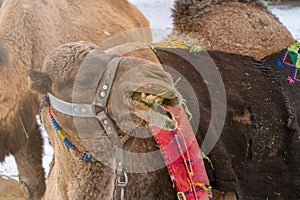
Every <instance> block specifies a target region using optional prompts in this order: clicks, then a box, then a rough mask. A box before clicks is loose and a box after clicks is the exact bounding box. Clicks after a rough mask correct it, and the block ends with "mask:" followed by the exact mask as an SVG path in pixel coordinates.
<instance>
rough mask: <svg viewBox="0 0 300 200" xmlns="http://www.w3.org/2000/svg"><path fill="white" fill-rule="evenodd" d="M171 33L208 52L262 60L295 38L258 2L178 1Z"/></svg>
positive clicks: (232, 0) (238, 0)
mask: <svg viewBox="0 0 300 200" xmlns="http://www.w3.org/2000/svg"><path fill="white" fill-rule="evenodd" d="M173 19H174V30H176V31H179V32H183V33H185V34H188V35H190V36H191V38H194V39H196V40H198V41H199V42H200V44H201V45H202V46H204V47H205V48H206V49H210V50H218V51H223V52H228V53H236V54H241V55H246V56H251V57H254V58H256V59H261V58H263V57H265V56H267V55H270V54H272V53H274V52H277V51H280V50H282V49H284V48H286V47H287V46H289V45H290V44H292V43H293V42H294V41H295V39H294V38H293V37H292V35H291V34H290V33H289V32H288V30H287V29H286V28H285V27H284V26H282V24H281V23H280V22H279V20H278V19H277V18H276V17H275V16H273V15H272V14H271V13H270V12H268V11H267V8H266V7H265V6H263V5H262V3H260V1H258V0H254V1H250V0H249V1H247V0H227V1H223V0H177V1H175V6H174V10H173Z"/></svg>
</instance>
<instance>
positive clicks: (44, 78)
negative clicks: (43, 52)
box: [28, 69, 52, 94]
mask: <svg viewBox="0 0 300 200" xmlns="http://www.w3.org/2000/svg"><path fill="white" fill-rule="evenodd" d="M28 75H29V89H30V90H31V91H34V92H37V93H40V94H46V93H47V92H51V91H50V90H51V86H52V80H51V78H50V77H49V76H48V75H47V74H46V73H43V72H38V71H34V70H32V69H30V70H28Z"/></svg>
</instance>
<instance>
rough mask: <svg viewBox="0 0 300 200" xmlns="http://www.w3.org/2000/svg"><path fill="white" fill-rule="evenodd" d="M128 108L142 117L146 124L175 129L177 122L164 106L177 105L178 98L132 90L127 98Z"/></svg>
mask: <svg viewBox="0 0 300 200" xmlns="http://www.w3.org/2000/svg"><path fill="white" fill-rule="evenodd" d="M128 105H129V109H130V111H131V112H132V113H134V114H135V115H137V116H138V117H140V118H141V119H143V120H144V121H145V122H146V123H147V124H151V125H155V126H157V127H160V128H163V129H167V130H175V129H176V128H177V122H176V120H175V118H174V116H173V115H172V114H171V113H170V112H168V111H166V110H165V109H164V107H170V106H176V105H178V99H177V98H176V97H175V98H167V97H163V95H154V94H148V93H145V92H137V91H135V92H133V93H132V94H131V96H130V98H129V99H128Z"/></svg>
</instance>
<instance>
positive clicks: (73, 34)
mask: <svg viewBox="0 0 300 200" xmlns="http://www.w3.org/2000/svg"><path fill="white" fill-rule="evenodd" d="M0 19H1V20H0V38H1V39H2V44H1V47H0V64H1V66H0V110H1V112H0V121H1V125H0V143H1V145H0V162H2V161H3V160H4V158H5V156H6V155H8V154H9V153H11V154H13V155H14V156H15V158H16V162H17V165H18V171H19V179H20V183H22V184H21V185H22V188H23V191H24V193H25V197H26V198H27V199H40V198H41V196H42V194H43V192H44V190H45V183H44V181H45V178H44V171H43V168H42V164H41V154H42V139H41V136H40V134H39V130H38V127H37V125H36V123H35V114H36V113H37V111H38V105H39V100H38V99H37V95H35V94H32V93H31V92H29V91H28V88H27V70H29V69H40V67H41V66H42V63H43V59H44V57H45V55H46V54H47V53H48V52H49V51H50V50H52V49H54V47H57V46H58V45H60V44H63V43H66V42H70V41H79V40H87V41H91V42H94V43H99V42H101V41H102V40H103V39H105V38H107V37H108V36H109V35H114V34H116V33H119V32H122V31H125V30H129V29H132V28H137V27H143V26H148V25H149V24H148V22H147V20H146V19H145V18H144V17H143V15H142V14H141V13H140V12H139V11H138V10H137V9H136V8H135V7H133V6H132V5H130V4H129V3H128V2H127V1H126V0H118V1H104V0H97V1H95V0H87V1H81V0H74V1H60V0H44V1H31V0H4V1H3V3H2V6H1V12H0Z"/></svg>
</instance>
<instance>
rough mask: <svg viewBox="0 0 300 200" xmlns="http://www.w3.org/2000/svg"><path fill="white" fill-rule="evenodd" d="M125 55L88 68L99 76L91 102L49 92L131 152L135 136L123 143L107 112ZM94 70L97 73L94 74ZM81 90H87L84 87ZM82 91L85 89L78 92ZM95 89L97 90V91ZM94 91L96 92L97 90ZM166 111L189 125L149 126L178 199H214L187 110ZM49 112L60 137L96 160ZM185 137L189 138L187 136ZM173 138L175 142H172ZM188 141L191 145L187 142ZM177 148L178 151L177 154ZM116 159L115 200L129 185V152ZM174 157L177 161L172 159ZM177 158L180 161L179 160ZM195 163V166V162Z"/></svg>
mask: <svg viewBox="0 0 300 200" xmlns="http://www.w3.org/2000/svg"><path fill="white" fill-rule="evenodd" d="M121 60H122V57H117V56H112V58H111V59H108V60H106V61H105V62H104V64H106V65H105V67H103V66H102V67H92V68H88V69H85V70H87V73H88V74H93V75H94V76H95V77H96V76H98V77H99V79H100V78H101V80H98V83H99V85H98V86H97V88H96V96H95V98H94V102H93V103H92V104H81V103H69V102H65V101H63V100H61V99H58V98H57V97H55V96H54V95H52V94H50V93H48V97H49V101H50V105H51V106H52V107H53V108H54V109H55V110H57V111H58V112H61V113H63V114H66V115H70V116H74V117H93V118H96V119H97V120H98V121H99V122H100V124H101V126H102V128H103V129H104V131H105V133H106V134H107V136H108V138H109V139H110V140H111V141H112V142H113V143H114V144H115V145H117V146H118V147H119V148H121V149H124V150H125V151H124V152H128V151H129V149H130V147H131V144H132V143H133V141H134V138H133V137H130V138H129V139H128V140H127V141H126V142H125V144H124V146H122V144H121V141H120V139H119V135H118V134H117V132H116V125H115V123H114V121H113V120H112V119H111V118H110V117H109V115H108V113H107V101H108V97H109V95H110V91H111V87H112V84H113V81H114V79H115V74H116V72H117V69H118V66H119V63H120V61H121ZM94 72H95V73H94ZM80 90H84V88H81V89H80ZM76 92H78V93H81V92H83V93H84V91H76ZM94 92H95V90H94ZM94 94H95V93H94ZM73 100H74V98H73ZM96 107H98V108H101V109H102V111H100V112H99V113H96ZM165 109H166V110H172V111H173V113H176V115H177V116H175V119H176V121H177V123H178V125H179V127H181V126H185V127H187V128H188V130H189V131H188V132H187V133H183V132H182V130H181V128H177V129H176V130H174V131H168V130H163V129H161V130H160V131H157V130H156V129H157V127H155V126H152V125H151V124H149V126H150V130H152V131H155V132H157V134H155V135H154V138H155V139H156V141H157V143H158V145H159V147H160V150H161V152H162V154H163V156H164V158H165V162H166V164H167V166H168V171H169V174H170V177H171V180H172V182H173V183H174V185H175V187H176V189H177V191H178V193H177V196H178V199H179V200H192V199H197V200H202V199H212V198H211V192H210V190H211V187H210V186H209V181H208V178H207V175H206V171H205V167H204V162H203V160H202V156H201V150H200V148H199V146H198V143H197V140H196V139H195V137H194V135H193V133H192V128H191V126H190V124H189V123H188V124H187V123H184V122H186V121H188V119H187V116H186V115H185V113H184V109H183V108H182V106H177V107H175V108H174V109H172V108H165ZM48 114H49V117H50V118H51V122H52V124H53V126H54V128H55V129H56V131H57V132H58V134H59V136H60V137H61V139H62V140H63V142H64V143H65V145H66V146H67V147H69V148H70V149H72V150H73V151H74V152H75V154H77V155H79V156H81V157H82V158H83V159H84V160H86V161H88V162H93V161H96V160H95V159H94V158H92V157H90V156H88V155H87V154H85V153H83V152H81V151H79V150H78V149H77V148H76V147H75V146H74V145H73V144H72V143H71V142H70V141H69V140H68V138H66V137H65V135H64V134H63V132H62V130H61V128H60V127H59V125H58V124H57V122H56V121H55V119H54V117H53V115H52V112H51V108H50V107H49V108H48ZM181 116H183V118H184V121H183V123H182V121H181V119H180V117H181ZM78 135H79V136H81V133H80V132H78ZM185 137H186V138H185ZM172 141H173V142H172ZM187 143H188V145H187ZM168 144H171V147H170V148H168ZM176 151H177V153H175V152H176ZM118 158H119V159H118V160H117V163H118V164H117V169H116V175H117V177H116V181H115V188H114V199H115V198H116V190H117V189H116V187H120V189H121V194H120V198H121V200H123V199H124V189H125V187H126V186H127V185H128V177H127V173H126V169H125V163H126V162H125V159H126V154H125V153H122V154H121V155H118ZM172 159H175V160H172ZM176 159H177V160H176ZM192 163H193V165H192Z"/></svg>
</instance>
